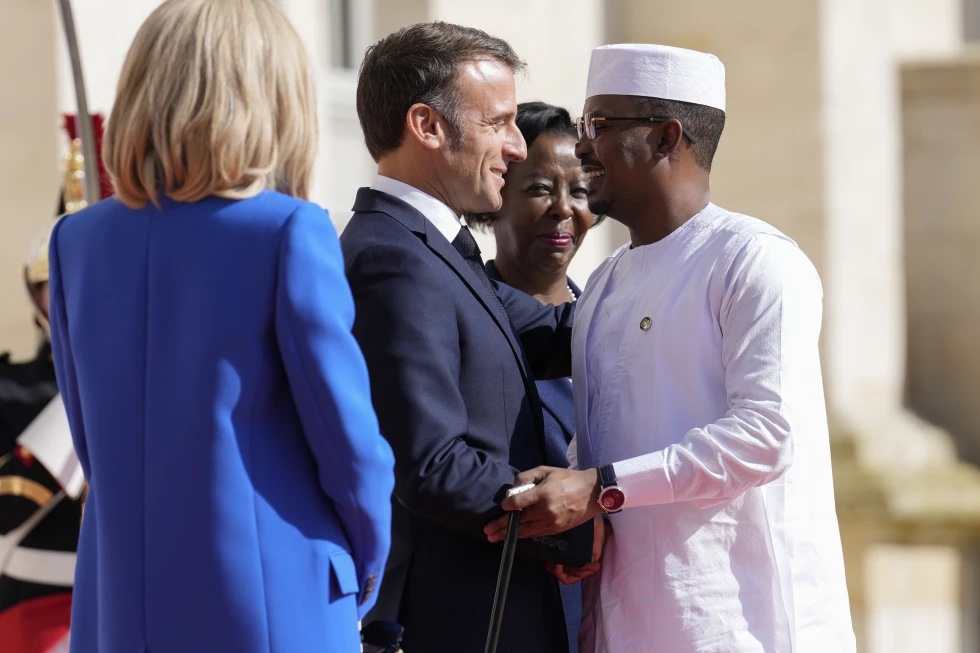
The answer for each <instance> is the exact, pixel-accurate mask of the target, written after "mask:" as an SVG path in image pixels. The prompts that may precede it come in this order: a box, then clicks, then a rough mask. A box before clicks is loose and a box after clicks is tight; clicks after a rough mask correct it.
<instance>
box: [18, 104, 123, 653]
mask: <svg viewBox="0 0 980 653" xmlns="http://www.w3.org/2000/svg"><path fill="white" fill-rule="evenodd" d="M93 126H94V128H95V132H96V135H97V136H96V144H97V147H98V146H100V145H101V140H102V139H101V135H102V117H101V116H94V117H93ZM65 128H66V130H67V131H68V135H69V139H70V143H71V148H70V151H69V153H68V155H67V162H66V166H65V179H64V185H63V188H62V194H61V199H60V202H59V204H60V205H59V207H58V213H57V215H62V214H64V213H72V212H74V211H77V210H79V209H81V208H84V207H85V205H86V202H85V197H84V192H83V188H84V173H83V172H82V156H81V153H80V152H81V147H80V145H81V144H80V141H78V140H77V138H76V126H75V120H74V117H73V116H65ZM100 169H101V165H100ZM101 181H102V182H103V184H102V194H103V197H106V196H108V195H109V194H110V193H111V186H109V185H108V184H107V183H105V182H106V181H107V180H106V179H105V178H104V177H103V178H102V180H101ZM54 224H55V221H54V220H52V221H51V223H50V224H48V225H46V226H45V227H44V229H43V230H42V231H41V233H40V234H39V235H38V237H37V238H36V239H35V242H34V243H33V245H32V247H31V250H30V254H29V256H28V258H27V261H26V263H25V265H24V283H25V285H26V287H27V292H28V294H29V296H30V299H31V303H32V304H33V307H34V322H35V324H37V326H38V329H39V331H40V335H41V337H40V340H41V343H40V345H39V347H38V350H37V354H36V355H35V357H34V358H33V359H31V360H29V361H26V362H17V363H14V362H12V361H11V360H10V354H9V353H4V354H3V355H0V653H53V652H56V651H67V650H68V647H67V635H68V624H69V618H70V614H71V598H72V595H71V591H72V584H73V582H74V575H75V550H76V547H77V546H78V531H79V526H80V523H81V513H82V489H83V485H84V482H83V478H82V473H81V468H80V466H79V464H78V459H77V458H76V456H75V451H74V449H73V448H72V441H71V433H70V431H69V429H68V420H67V418H66V416H65V409H64V406H63V405H62V403H61V399H60V397H59V396H58V387H57V384H56V381H55V373H54V363H53V362H52V360H51V342H50V333H49V330H48V240H49V238H50V235H51V230H52V229H53V227H54Z"/></svg>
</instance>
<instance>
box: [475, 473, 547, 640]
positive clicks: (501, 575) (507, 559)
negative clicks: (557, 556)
mask: <svg viewBox="0 0 980 653" xmlns="http://www.w3.org/2000/svg"><path fill="white" fill-rule="evenodd" d="M533 487H534V484H533V483H529V484H527V485H519V486H518V487H512V488H511V489H509V490H507V496H509V497H512V496H514V495H515V494H520V493H521V492H525V491H527V490H530V489H531V488H533ZM520 524H521V511H520V510H515V511H514V512H512V513H510V519H509V520H508V522H507V537H506V538H504V553H503V555H502V556H501V558H500V571H498V572H497V591H496V592H494V595H493V608H492V609H491V610H490V632H489V633H488V634H487V646H486V648H485V649H483V651H484V653H497V641H498V640H499V639H500V626H501V624H503V621H504V602H505V601H506V600H507V587H508V585H510V572H511V569H513V567H514V553H515V551H516V550H517V527H518V526H520Z"/></svg>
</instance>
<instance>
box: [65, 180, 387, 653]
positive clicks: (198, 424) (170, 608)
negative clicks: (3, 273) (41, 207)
mask: <svg viewBox="0 0 980 653" xmlns="http://www.w3.org/2000/svg"><path fill="white" fill-rule="evenodd" d="M50 260H51V333H52V345H53V348H54V359H55V366H56V370H57V375H58V385H59V386H60V388H61V391H62V397H63V399H64V403H65V408H66V410H67V413H68V420H69V424H70V426H71V431H72V438H73V440H74V443H75V449H76V451H77V452H78V458H79V460H80V461H81V464H82V468H83V470H84V472H85V477H86V478H87V479H88V480H89V482H90V491H89V495H88V500H87V502H86V505H85V513H84V518H83V520H82V533H81V539H80V542H79V546H78V565H77V568H76V578H75V580H76V582H75V594H74V605H73V609H72V619H71V648H72V651H73V652H77V653H89V652H91V653H96V652H98V653H137V652H138V651H144V650H146V651H156V652H160V653H164V652H167V651H186V652H187V653H196V652H200V653H212V652H214V651H236V652H239V653H269V652H270V651H325V652H326V651H329V652H330V653H355V652H356V651H359V650H360V644H359V639H360V638H359V636H358V632H357V619H358V616H359V614H364V613H365V612H366V611H367V610H368V609H369V608H370V607H371V604H372V603H373V601H374V596H375V595H374V594H373V593H372V592H371V589H372V585H373V584H375V583H376V582H380V575H381V573H382V571H383V566H384V564H385V558H386V555H387V553H388V547H389V540H390V507H391V501H390V496H391V490H392V487H393V485H394V474H393V465H394V461H393V458H392V452H391V449H390V447H389V446H388V445H387V443H386V442H385V440H384V439H383V438H382V437H381V436H380V433H379V430H378V423H377V419H376V417H375V415H374V412H373V410H372V407H371V403H370V388H369V383H368V378H367V369H366V366H365V364H364V359H363V357H362V355H361V353H360V350H359V348H358V346H357V343H356V342H355V340H354V338H353V336H352V335H351V332H350V329H351V326H352V324H353V320H354V314H353V309H354V305H353V302H352V301H351V295H350V290H349V289H348V286H347V283H346V282H345V280H344V274H343V267H342V258H341V253H340V248H339V245H338V240H337V235H336V233H335V231H334V229H333V226H332V225H331V224H330V220H329V218H328V216H327V214H326V212H325V211H323V209H321V208H319V207H317V206H315V205H313V204H310V203H309V202H303V201H300V200H297V199H295V198H292V197H287V196H286V195H282V194H279V193H274V192H264V193H261V194H260V195H258V196H256V197H253V198H251V199H246V200H237V201H236V200H228V199H221V198H208V199H205V200H202V201H200V202H196V203H191V204H188V203H180V202H175V201H172V200H169V199H164V200H163V201H162V210H161V209H157V208H156V207H154V206H153V205H151V204H148V205H147V206H146V207H145V208H143V209H140V210H134V209H131V208H128V207H126V206H124V205H123V204H122V203H120V202H119V201H118V200H116V199H108V200H105V201H103V202H99V203H98V204H95V205H94V206H92V207H89V208H88V209H85V210H83V211H80V212H79V213H76V214H74V215H71V216H69V217H67V218H64V219H63V220H62V221H61V222H59V223H58V225H57V227H56V228H55V230H54V233H53V234H52V237H51V247H50ZM372 578H376V579H378V580H376V581H373V580H372Z"/></svg>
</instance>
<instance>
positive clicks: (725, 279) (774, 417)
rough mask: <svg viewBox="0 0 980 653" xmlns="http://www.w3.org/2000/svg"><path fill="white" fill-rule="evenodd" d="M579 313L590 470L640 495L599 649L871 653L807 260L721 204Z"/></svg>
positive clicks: (596, 615) (622, 269)
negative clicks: (608, 473)
mask: <svg viewBox="0 0 980 653" xmlns="http://www.w3.org/2000/svg"><path fill="white" fill-rule="evenodd" d="M576 310H577V315H576V322H575V328H574V334H573V346H574V352H575V356H574V359H573V378H574V392H575V407H576V421H577V425H578V435H577V454H578V455H577V458H578V464H579V466H580V467H582V468H589V467H592V466H596V465H599V464H605V463H614V468H615V470H616V474H617V476H618V478H619V483H620V485H621V486H622V487H623V489H624V490H625V492H626V507H625V509H624V510H623V511H622V512H620V513H617V514H614V515H611V516H610V519H611V522H612V525H613V535H612V537H611V538H610V540H609V541H608V542H607V543H606V550H605V553H604V559H603V562H602V570H601V572H600V574H599V576H598V577H597V579H596V580H594V581H593V582H591V583H588V585H589V586H591V588H592V591H591V592H590V591H588V590H587V591H586V594H587V597H586V599H585V614H584V615H583V624H584V626H585V628H584V630H583V632H585V633H587V636H586V641H584V642H583V647H582V651H583V653H655V652H660V651H663V652H666V653H801V652H802V653H818V652H819V653H853V651H854V650H855V643H854V634H853V630H852V626H851V620H850V613H849V606H848V597H847V590H846V587H845V583H844V565H843V555H842V552H841V544H840V534H839V528H838V524H837V515H836V510H835V505H834V490H833V480H832V477H831V465H830V446H829V440H828V433H827V419H826V409H825V406H824V396H823V382H822V380H821V372H820V360H819V353H818V339H819V333H820V322H821V315H822V289H821V285H820V279H819V277H818V276H817V273H816V271H815V270H814V268H813V266H812V264H811V263H810V261H809V260H808V259H807V258H806V256H805V255H804V254H803V253H802V252H801V251H800V250H799V248H798V247H797V246H796V244H795V243H793V242H792V241H791V240H790V239H789V238H787V237H786V236H784V235H782V234H781V233H779V232H778V231H777V230H776V229H774V228H772V227H770V226H769V225H766V224H765V223H763V222H760V221H758V220H755V219H754V218H750V217H747V216H743V215H738V214H734V213H730V212H727V211H725V210H724V209H721V208H719V207H717V206H715V205H713V204H709V205H708V206H707V207H706V208H705V209H704V210H703V211H702V212H701V213H699V214H698V215H696V216H694V217H693V218H691V219H690V220H689V221H688V222H687V223H685V224H684V225H683V226H682V227H681V228H679V229H677V230H676V231H674V232H673V233H672V234H670V235H669V236H668V237H667V238H664V239H663V240H661V241H659V242H656V243H653V244H650V245H646V246H643V247H638V248H635V249H629V248H626V247H624V248H622V249H620V250H619V251H617V252H616V253H615V254H614V255H613V256H612V257H610V258H609V259H607V260H606V261H605V262H604V263H603V264H602V265H601V266H600V267H599V268H598V269H597V270H596V272H595V273H594V274H593V275H592V278H591V279H590V280H589V283H588V285H587V286H586V288H585V291H584V293H583V295H582V297H581V298H580V299H579V301H578V307H577V309H576ZM596 588H600V589H601V591H600V593H599V595H598V596H597V595H596V592H595V589H596Z"/></svg>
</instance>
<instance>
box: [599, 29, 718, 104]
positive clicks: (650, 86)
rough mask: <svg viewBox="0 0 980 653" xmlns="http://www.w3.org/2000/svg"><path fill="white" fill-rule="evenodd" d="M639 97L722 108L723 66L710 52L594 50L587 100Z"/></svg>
mask: <svg viewBox="0 0 980 653" xmlns="http://www.w3.org/2000/svg"><path fill="white" fill-rule="evenodd" d="M593 95H639V96H641V97H652V98H660V99H662V100H676V101H679V102H690V103H691V104H701V105H704V106H706V107H714V108H716V109H721V110H722V111H724V110H725V65H724V64H723V63H721V61H720V60H719V59H718V57H716V56H715V55H713V54H706V53H704V52H698V51H697V50H685V49H684V48H674V47H671V46H669V45H651V44H648V43H619V44H616V45H602V46H599V47H598V48H596V49H594V50H593V51H592V61H591V63H590V64H589V81H588V84H587V85H586V90H585V97H586V98H590V97H592V96H593Z"/></svg>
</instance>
